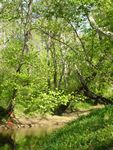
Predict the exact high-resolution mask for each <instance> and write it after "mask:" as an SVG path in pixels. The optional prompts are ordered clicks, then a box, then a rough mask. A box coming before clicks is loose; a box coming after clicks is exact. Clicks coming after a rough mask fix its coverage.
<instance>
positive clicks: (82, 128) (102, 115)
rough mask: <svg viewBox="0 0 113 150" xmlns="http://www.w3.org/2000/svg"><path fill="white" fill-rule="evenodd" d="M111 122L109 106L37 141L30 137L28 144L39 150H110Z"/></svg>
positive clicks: (112, 114)
mask: <svg viewBox="0 0 113 150" xmlns="http://www.w3.org/2000/svg"><path fill="white" fill-rule="evenodd" d="M112 122H113V108H112V107H110V106H109V107H106V108H103V109H100V110H95V111H93V112H92V113H91V114H90V115H88V116H82V117H80V118H79V119H78V120H75V121H73V122H71V123H69V124H68V125H67V126H65V127H64V128H61V129H60V130H58V131H56V132H54V133H52V134H50V135H47V136H45V137H41V138H37V139H36V138H34V137H32V138H31V139H30V141H31V143H30V144H31V145H34V147H33V149H39V150H48V149H49V150H58V149H62V150H75V149H77V150H87V149H94V150H97V149H98V150H103V149H107V148H111V149H112V147H113V143H112V140H113V127H112ZM24 144H25V143H23V147H24Z"/></svg>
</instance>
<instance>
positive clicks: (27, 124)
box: [0, 105, 103, 131]
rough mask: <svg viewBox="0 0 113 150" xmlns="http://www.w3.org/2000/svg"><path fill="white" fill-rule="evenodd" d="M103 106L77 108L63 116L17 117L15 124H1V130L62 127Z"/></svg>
mask: <svg viewBox="0 0 113 150" xmlns="http://www.w3.org/2000/svg"><path fill="white" fill-rule="evenodd" d="M102 107H103V106H101V105H98V106H93V107H92V108H91V109H87V110H77V111H75V112H72V113H70V112H67V113H65V114H63V115H62V116H51V115H47V116H45V117H31V118H29V117H26V116H22V117H21V118H20V117H18V118H17V120H18V121H17V122H18V123H15V124H6V125H0V131H3V130H8V129H17V128H32V127H41V128H49V127H52V128H55V129H56V128H60V127H63V126H64V125H65V124H66V123H68V122H70V121H72V120H74V119H77V118H79V117H80V116H82V115H87V114H89V113H90V112H91V111H92V110H94V109H97V108H102Z"/></svg>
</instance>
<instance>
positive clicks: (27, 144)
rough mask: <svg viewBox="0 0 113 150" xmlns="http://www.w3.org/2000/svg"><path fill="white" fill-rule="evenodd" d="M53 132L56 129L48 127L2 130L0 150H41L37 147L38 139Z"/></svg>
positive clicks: (0, 133)
mask: <svg viewBox="0 0 113 150" xmlns="http://www.w3.org/2000/svg"><path fill="white" fill-rule="evenodd" d="M53 130H56V128H53V127H50V126H49V127H32V128H21V129H8V130H3V131H1V132H0V150H42V149H41V148H39V145H38V142H39V138H43V137H45V136H46V135H47V134H49V133H50V132H52V131H53ZM42 147H43V146H42Z"/></svg>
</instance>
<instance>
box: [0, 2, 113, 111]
mask: <svg viewBox="0 0 113 150" xmlns="http://www.w3.org/2000/svg"><path fill="white" fill-rule="evenodd" d="M30 2H31V3H30ZM112 6H113V2H112V1H111V0H101V1H97V0H81V1H80V0H63V1H59V0H55V1H54V0H48V1H44V0H42V1H41V0H36V1H24V0H15V1H13V0H10V1H8V0H2V1H1V2H0V19H1V20H0V23H1V25H0V38H1V39H0V49H1V50H0V103H1V104H3V105H4V106H6V105H7V103H8V102H9V101H10V100H12V99H13V100H15V103H16V104H17V105H18V104H19V105H24V107H25V110H29V112H30V111H36V110H37V112H50V111H52V110H54V109H55V107H57V106H58V105H60V104H63V103H65V102H67V101H68V100H70V98H68V95H69V94H70V95H71V93H73V92H75V99H76V100H75V101H78V98H77V97H78V95H79V96H80V97H81V96H82V95H83V89H82V88H81V87H82V86H83V84H82V83H81V81H80V78H79V77H78V75H77V70H78V71H79V73H80V74H81V76H82V77H83V79H84V80H85V82H86V84H87V86H88V88H89V89H90V91H92V92H94V93H96V94H99V95H102V96H104V97H107V98H109V99H110V100H112V98H113V92H112V88H113V87H112V86H113V85H112V80H113V77H112V75H113V65H112V62H113V61H112V55H113V44H112V42H113V36H112V35H113V34H112V30H113V27H112V17H111V16H112V14H113V10H112ZM91 18H93V19H91ZM92 20H93V21H92ZM108 34H109V35H108ZM81 89H82V90H81ZM15 90H16V91H17V92H16V95H15V96H14V91H15ZM50 91H51V92H53V93H54V94H51V93H50ZM62 91H63V92H64V94H58V93H62ZM76 93H77V95H76ZM53 95H55V96H53ZM85 98H86V97H84V99H85ZM42 99H43V101H42ZM53 99H54V100H53ZM67 99H68V100H67ZM65 104H66V103H65ZM73 105H74V104H73ZM29 108H30V109H29Z"/></svg>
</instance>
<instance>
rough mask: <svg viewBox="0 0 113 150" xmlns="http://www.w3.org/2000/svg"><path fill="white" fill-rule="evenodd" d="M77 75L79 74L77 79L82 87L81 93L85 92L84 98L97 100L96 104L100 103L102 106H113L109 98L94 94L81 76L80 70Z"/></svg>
mask: <svg viewBox="0 0 113 150" xmlns="http://www.w3.org/2000/svg"><path fill="white" fill-rule="evenodd" d="M76 74H77V77H78V79H79V81H80V83H81V85H82V88H81V91H83V94H84V96H86V97H88V98H90V99H91V100H95V101H96V103H100V104H113V102H112V101H111V100H110V99H108V98H105V97H103V96H102V95H98V94H96V93H94V92H92V91H91V90H90V89H89V87H88V85H87V83H86V82H85V80H84V78H83V76H82V75H81V74H80V72H79V70H78V69H76Z"/></svg>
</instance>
